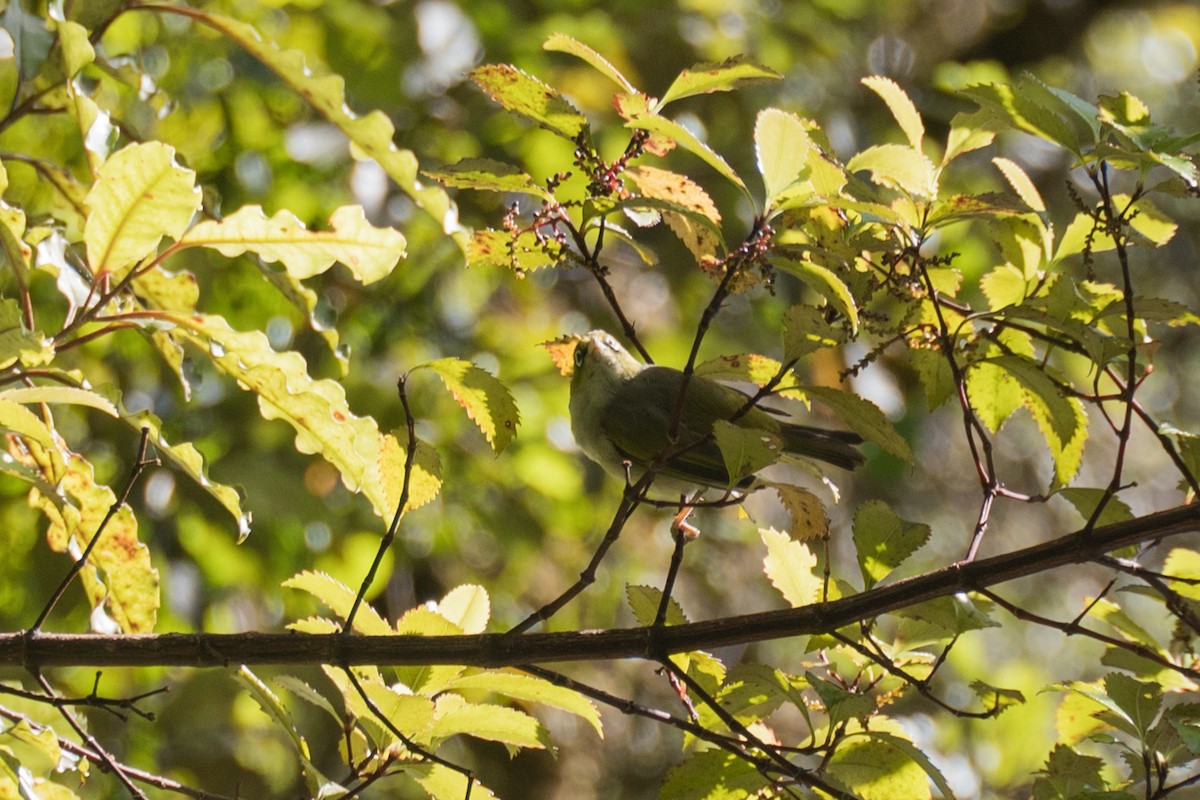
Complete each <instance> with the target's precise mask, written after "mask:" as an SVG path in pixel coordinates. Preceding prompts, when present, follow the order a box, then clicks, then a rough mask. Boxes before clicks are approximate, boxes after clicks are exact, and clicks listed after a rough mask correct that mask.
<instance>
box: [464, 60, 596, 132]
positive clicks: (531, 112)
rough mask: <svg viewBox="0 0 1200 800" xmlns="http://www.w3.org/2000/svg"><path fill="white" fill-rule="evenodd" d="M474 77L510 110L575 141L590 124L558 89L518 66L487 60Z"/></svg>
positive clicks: (472, 75)
mask: <svg viewBox="0 0 1200 800" xmlns="http://www.w3.org/2000/svg"><path fill="white" fill-rule="evenodd" d="M471 80H473V81H475V83H476V84H477V85H478V86H479V88H481V89H483V91H484V92H486V93H487V94H488V96H489V97H491V98H492V99H493V100H495V101H496V102H497V103H499V104H500V105H502V106H503V107H504V108H506V109H507V110H509V111H511V112H513V113H514V114H519V115H520V116H522V117H525V118H526V119H528V120H531V121H533V122H536V123H537V124H538V125H540V126H542V127H543V128H545V129H546V130H548V131H550V132H551V133H557V134H558V135H559V136H562V137H564V138H567V139H570V140H571V141H574V140H575V138H576V137H578V136H579V135H580V134H581V133H583V131H584V130H585V129H586V128H587V118H586V117H584V116H583V115H582V114H580V113H579V112H578V111H577V110H576V109H575V107H574V106H572V105H571V104H570V103H568V102H567V101H566V100H565V99H563V97H562V96H561V95H560V94H559V93H558V92H557V91H555V90H554V89H552V88H551V87H549V86H547V85H546V84H545V83H542V82H541V81H540V80H538V79H537V78H535V77H533V76H532V75H530V74H528V73H526V72H523V71H521V70H519V69H517V68H516V67H514V66H511V65H509V64H487V65H484V66H482V67H479V68H477V69H475V70H474V71H473V72H472V73H471Z"/></svg>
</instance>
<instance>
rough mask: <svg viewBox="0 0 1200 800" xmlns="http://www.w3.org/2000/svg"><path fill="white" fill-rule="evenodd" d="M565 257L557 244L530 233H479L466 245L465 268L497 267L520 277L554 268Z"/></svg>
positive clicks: (494, 231) (490, 231) (483, 231)
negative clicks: (508, 270) (535, 271)
mask: <svg viewBox="0 0 1200 800" xmlns="http://www.w3.org/2000/svg"><path fill="white" fill-rule="evenodd" d="M565 254H566V249H565V248H564V247H563V245H562V244H560V243H559V242H558V241H556V240H555V239H539V238H538V237H537V235H536V234H535V233H534V232H533V231H521V232H520V233H518V234H516V235H515V236H514V235H513V234H512V233H509V232H508V231H497V230H490V229H488V230H478V231H475V233H474V234H473V235H472V237H471V241H470V244H469V246H468V251H467V265H468V266H472V267H499V268H500V269H511V270H516V271H517V272H518V273H519V274H523V273H525V272H531V271H533V270H536V269H542V268H543V267H553V266H557V265H558V264H559V263H561V262H562V260H563V258H564V256H565Z"/></svg>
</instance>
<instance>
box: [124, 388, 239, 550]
mask: <svg viewBox="0 0 1200 800" xmlns="http://www.w3.org/2000/svg"><path fill="white" fill-rule="evenodd" d="M121 419H123V420H124V421H125V422H126V423H127V424H128V425H130V426H131V427H133V428H135V429H137V430H142V429H143V428H145V429H147V430H149V431H150V439H149V441H150V443H151V444H152V445H154V452H155V453H156V454H157V455H159V456H161V457H162V458H164V459H166V460H167V461H168V462H170V464H171V465H172V466H173V467H175V469H178V470H180V471H181V472H183V473H184V474H185V475H187V476H188V477H189V478H191V479H192V481H193V482H195V484H196V485H197V486H199V487H200V488H201V489H203V490H204V491H205V492H206V493H207V494H208V495H209V496H210V497H212V498H213V499H214V500H216V501H217V502H218V503H220V504H221V507H222V508H224V509H225V510H226V511H228V512H229V514H230V515H231V516H232V517H233V518H234V520H235V521H236V522H237V526H238V541H239V542H240V541H243V540H245V538H246V537H247V536H249V535H250V512H249V511H244V510H243V509H242V500H241V496H240V495H239V494H238V491H237V490H236V489H234V488H233V487H232V486H229V485H227V484H224V483H219V482H217V481H214V480H213V479H212V478H210V477H209V475H208V470H207V469H206V467H205V465H204V456H202V455H201V454H200V451H199V450H197V449H196V447H195V445H193V444H192V443H191V442H181V443H179V444H174V445H173V444H171V443H170V442H169V441H168V440H167V439H166V437H165V436H163V432H162V425H163V423H162V420H160V419H159V418H158V417H156V416H155V415H153V414H151V413H150V412H149V411H138V412H136V413H133V414H130V413H129V412H128V411H126V410H125V409H121Z"/></svg>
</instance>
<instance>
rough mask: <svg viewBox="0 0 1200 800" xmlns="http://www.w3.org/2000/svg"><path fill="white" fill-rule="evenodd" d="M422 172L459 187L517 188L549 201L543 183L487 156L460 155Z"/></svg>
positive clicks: (490, 189)
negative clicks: (536, 181)
mask: <svg viewBox="0 0 1200 800" xmlns="http://www.w3.org/2000/svg"><path fill="white" fill-rule="evenodd" d="M425 174H426V175H428V176H429V177H431V178H433V179H434V180H438V181H441V182H442V183H444V184H446V185H447V186H454V187H456V188H459V189H478V190H480V191H484V192H518V193H520V194H529V195H533V196H534V197H538V198H540V199H542V200H545V201H547V202H550V201H552V200H553V199H554V195H552V194H550V192H548V191H546V187H544V186H539V185H538V184H536V183H534V182H533V178H532V177H530V176H529V174H528V173H526V172H525V171H524V170H522V169H521V168H520V167H516V166H513V165H512V164H505V163H503V162H501V161H494V160H493V159H490V158H464V159H461V160H460V161H458V162H456V163H454V164H449V165H447V166H444V167H442V168H441V169H435V170H426V171H425Z"/></svg>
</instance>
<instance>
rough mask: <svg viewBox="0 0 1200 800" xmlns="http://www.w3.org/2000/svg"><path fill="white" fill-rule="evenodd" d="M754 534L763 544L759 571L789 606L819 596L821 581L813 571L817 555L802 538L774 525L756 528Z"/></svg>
mask: <svg viewBox="0 0 1200 800" xmlns="http://www.w3.org/2000/svg"><path fill="white" fill-rule="evenodd" d="M758 535H759V537H760V538H761V539H762V541H763V544H764V545H766V547H767V555H766V557H765V558H764V559H763V572H765V573H766V575H767V577H768V578H770V579H771V584H772V585H773V586H774V587H775V588H776V589H778V590H779V593H780V594H782V595H783V598H784V599H785V600H787V601H788V603H790V604H791V606H792V608H800V607H801V606H807V605H811V604H813V603H815V602H817V598H818V597H820V593H821V587H822V586H823V585H824V584H823V581H822V579H821V576H819V575H817V573H816V567H817V557H816V555H814V554H813V552H812V551H811V550H809V549H808V546H807V545H805V544H804V543H803V542H798V541H795V540H794V539H792V537H790V536H788V535H787V534H786V533H784V532H783V531H777V530H775V529H774V528H759V530H758Z"/></svg>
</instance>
